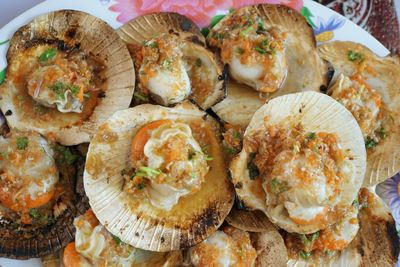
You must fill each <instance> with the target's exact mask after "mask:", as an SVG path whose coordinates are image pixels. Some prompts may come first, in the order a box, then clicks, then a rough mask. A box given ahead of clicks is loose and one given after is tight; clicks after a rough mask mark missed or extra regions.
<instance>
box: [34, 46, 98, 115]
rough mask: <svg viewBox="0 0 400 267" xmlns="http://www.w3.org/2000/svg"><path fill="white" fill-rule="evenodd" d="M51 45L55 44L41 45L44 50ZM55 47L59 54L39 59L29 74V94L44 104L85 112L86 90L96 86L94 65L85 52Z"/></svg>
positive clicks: (39, 48)
mask: <svg viewBox="0 0 400 267" xmlns="http://www.w3.org/2000/svg"><path fill="white" fill-rule="evenodd" d="M49 49H55V48H48V47H47V49H43V47H40V46H39V47H38V48H37V50H38V51H39V50H41V51H42V53H46V52H47V53H48V51H50V50H49ZM54 51H56V52H54V53H55V56H54V57H52V58H50V59H48V60H46V61H45V62H41V61H40V60H39V59H38V61H39V66H38V67H37V68H36V69H33V70H32V71H31V73H30V74H29V75H28V76H27V77H26V84H27V89H28V94H29V95H30V96H31V97H32V98H33V99H34V100H35V101H36V102H38V103H39V104H41V105H43V106H46V107H56V108H57V109H58V110H59V111H60V112H64V113H66V112H75V113H81V112H82V110H83V104H84V96H85V93H87V92H89V91H91V90H94V84H93V82H92V81H91V80H92V79H93V78H94V76H93V73H92V67H91V66H89V64H88V62H87V61H86V60H85V56H84V55H81V54H77V55H74V56H69V55H67V54H66V53H64V52H62V51H58V50H54ZM86 96H88V95H86Z"/></svg>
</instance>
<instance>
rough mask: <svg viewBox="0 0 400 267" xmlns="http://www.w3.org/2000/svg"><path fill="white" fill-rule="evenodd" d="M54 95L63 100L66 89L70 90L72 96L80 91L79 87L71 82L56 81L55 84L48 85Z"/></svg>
mask: <svg viewBox="0 0 400 267" xmlns="http://www.w3.org/2000/svg"><path fill="white" fill-rule="evenodd" d="M49 89H50V90H52V91H53V92H54V93H55V94H56V95H57V98H58V99H61V100H65V92H66V91H67V90H69V91H71V93H72V95H73V96H77V95H78V93H79V92H80V87H79V86H76V85H71V84H65V83H63V82H60V81H57V82H56V83H55V84H53V85H52V86H50V87H49Z"/></svg>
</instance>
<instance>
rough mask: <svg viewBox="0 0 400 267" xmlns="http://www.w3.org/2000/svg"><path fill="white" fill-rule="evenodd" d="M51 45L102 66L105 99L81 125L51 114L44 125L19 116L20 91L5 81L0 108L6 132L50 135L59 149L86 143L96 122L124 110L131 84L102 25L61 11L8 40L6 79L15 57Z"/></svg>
mask: <svg viewBox="0 0 400 267" xmlns="http://www.w3.org/2000/svg"><path fill="white" fill-rule="evenodd" d="M54 42H58V43H59V44H60V45H62V46H65V45H67V46H68V47H80V49H82V50H83V51H85V52H86V53H87V54H92V55H96V56H97V57H98V58H99V59H101V60H102V61H104V65H105V70H104V74H105V77H106V79H105V81H104V82H103V84H102V86H101V89H102V90H103V91H104V92H105V97H104V98H101V99H99V103H98V104H97V106H96V107H95V109H94V111H93V112H92V113H91V115H90V116H89V117H88V118H87V119H86V120H84V121H82V119H81V118H80V117H79V116H78V115H76V114H71V113H61V112H57V113H54V117H53V118H52V119H51V121H50V122H49V121H39V120H38V119H36V118H35V117H32V116H33V115H32V112H23V110H22V108H21V107H20V103H19V101H20V100H19V99H18V95H20V94H21V93H22V92H24V91H25V88H18V87H17V86H16V85H15V84H13V83H12V82H11V81H9V80H8V79H7V78H6V81H5V83H4V85H3V86H2V87H0V94H1V96H2V98H1V99H0V108H1V110H2V111H3V112H4V114H7V116H6V119H7V122H8V124H9V126H10V127H11V128H17V129H20V130H34V131H37V132H39V133H41V134H43V135H49V134H52V135H54V137H55V139H56V141H58V142H60V143H61V144H63V145H75V144H79V143H83V142H89V140H90V136H91V135H92V134H93V132H94V131H95V130H96V129H97V126H98V125H99V124H100V123H101V122H103V121H105V120H106V119H107V118H108V117H109V116H110V115H111V114H113V113H114V112H115V111H117V110H120V109H124V108H127V107H129V104H130V102H131V99H132V94H133V90H134V81H135V72H134V67H133V62H132V60H131V58H130V55H129V51H128V49H127V48H126V45H125V44H124V42H123V41H122V40H121V39H120V38H119V36H118V35H117V34H116V33H115V31H114V30H113V29H112V28H111V27H110V26H109V25H108V24H107V23H105V22H104V21H102V20H100V19H99V18H96V17H94V16H92V15H90V14H87V13H84V12H80V11H73V10H61V11H55V12H51V13H48V14H45V15H42V16H39V17H36V18H35V19H34V20H33V21H31V22H30V23H28V24H27V25H26V26H23V27H21V28H20V29H19V30H18V31H17V32H16V33H15V34H14V35H13V37H12V39H11V40H10V47H9V49H8V52H7V61H8V65H9V68H8V72H7V75H8V74H9V72H10V69H11V68H12V66H13V64H18V62H14V61H15V60H14V59H15V58H16V57H17V55H18V54H20V53H21V52H23V51H24V50H26V49H27V48H29V47H32V46H35V45H38V44H43V43H54ZM24 94H26V93H24ZM26 97H27V98H28V97H29V96H28V95H27V94H26Z"/></svg>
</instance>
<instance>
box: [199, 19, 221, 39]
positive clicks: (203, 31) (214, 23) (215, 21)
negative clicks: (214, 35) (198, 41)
mask: <svg viewBox="0 0 400 267" xmlns="http://www.w3.org/2000/svg"><path fill="white" fill-rule="evenodd" d="M225 16H226V15H216V16H214V17H212V18H211V22H210V26H208V27H207V28H203V29H202V30H201V33H202V34H203V35H204V37H207V35H208V34H209V33H210V29H211V28H212V27H214V26H215V25H216V24H217V23H218V22H219V21H220V20H221V19H223V18H224V17H225Z"/></svg>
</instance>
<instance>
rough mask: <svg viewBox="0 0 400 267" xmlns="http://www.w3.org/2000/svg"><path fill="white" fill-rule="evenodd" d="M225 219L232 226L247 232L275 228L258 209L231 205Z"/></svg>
mask: <svg viewBox="0 0 400 267" xmlns="http://www.w3.org/2000/svg"><path fill="white" fill-rule="evenodd" d="M225 220H226V222H227V223H229V224H230V225H232V226H233V227H235V228H238V229H240V230H243V231H247V232H257V233H258V232H266V231H272V230H273V229H276V226H275V225H274V224H273V223H271V222H270V220H269V219H268V217H267V216H266V215H265V214H264V213H263V212H262V211H260V210H254V211H245V210H239V209H237V208H235V207H233V208H232V210H231V212H230V213H229V214H228V216H227V217H226V218H225Z"/></svg>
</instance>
